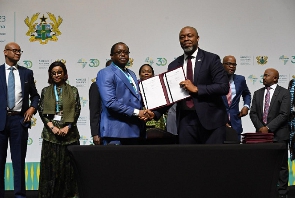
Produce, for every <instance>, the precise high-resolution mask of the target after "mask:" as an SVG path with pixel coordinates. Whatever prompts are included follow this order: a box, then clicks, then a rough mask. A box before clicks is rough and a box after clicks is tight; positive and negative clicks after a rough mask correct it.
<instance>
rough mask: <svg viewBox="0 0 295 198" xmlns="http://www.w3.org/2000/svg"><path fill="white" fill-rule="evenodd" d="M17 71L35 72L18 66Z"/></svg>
mask: <svg viewBox="0 0 295 198" xmlns="http://www.w3.org/2000/svg"><path fill="white" fill-rule="evenodd" d="M17 69H18V70H19V71H26V72H30V73H33V70H31V69H28V68H26V67H24V66H21V65H17Z"/></svg>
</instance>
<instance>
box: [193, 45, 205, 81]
mask: <svg viewBox="0 0 295 198" xmlns="http://www.w3.org/2000/svg"><path fill="white" fill-rule="evenodd" d="M203 56H204V53H203V50H201V49H200V48H199V50H198V54H197V57H196V62H195V69H194V84H197V82H198V77H199V74H200V70H201V67H202V65H203V64H202V63H203Z"/></svg>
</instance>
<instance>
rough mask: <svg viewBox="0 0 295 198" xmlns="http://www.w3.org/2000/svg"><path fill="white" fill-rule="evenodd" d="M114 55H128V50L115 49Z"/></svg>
mask: <svg viewBox="0 0 295 198" xmlns="http://www.w3.org/2000/svg"><path fill="white" fill-rule="evenodd" d="M114 53H115V54H116V55H121V54H125V55H128V54H130V52H129V51H117V52H114Z"/></svg>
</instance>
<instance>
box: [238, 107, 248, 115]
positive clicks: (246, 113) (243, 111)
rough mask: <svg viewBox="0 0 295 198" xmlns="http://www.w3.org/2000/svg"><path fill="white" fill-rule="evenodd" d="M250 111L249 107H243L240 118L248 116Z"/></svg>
mask: <svg viewBox="0 0 295 198" xmlns="http://www.w3.org/2000/svg"><path fill="white" fill-rule="evenodd" d="M248 111H249V109H248V107H243V108H242V109H241V111H240V113H239V117H244V116H246V115H248Z"/></svg>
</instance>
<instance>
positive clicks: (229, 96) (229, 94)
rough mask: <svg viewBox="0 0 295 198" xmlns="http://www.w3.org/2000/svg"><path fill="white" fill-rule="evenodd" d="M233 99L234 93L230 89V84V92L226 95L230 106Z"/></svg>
mask: <svg viewBox="0 0 295 198" xmlns="http://www.w3.org/2000/svg"><path fill="white" fill-rule="evenodd" d="M231 97H232V93H231V87H230V83H229V90H228V94H227V95H226V99H227V103H228V106H230V105H231Z"/></svg>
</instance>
